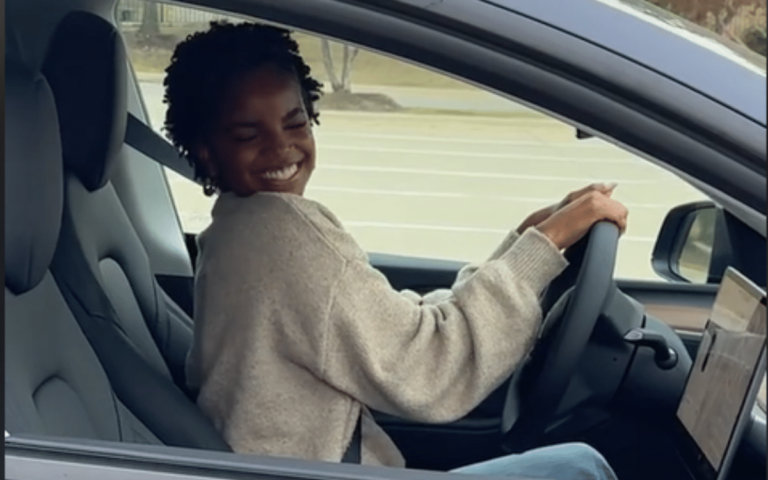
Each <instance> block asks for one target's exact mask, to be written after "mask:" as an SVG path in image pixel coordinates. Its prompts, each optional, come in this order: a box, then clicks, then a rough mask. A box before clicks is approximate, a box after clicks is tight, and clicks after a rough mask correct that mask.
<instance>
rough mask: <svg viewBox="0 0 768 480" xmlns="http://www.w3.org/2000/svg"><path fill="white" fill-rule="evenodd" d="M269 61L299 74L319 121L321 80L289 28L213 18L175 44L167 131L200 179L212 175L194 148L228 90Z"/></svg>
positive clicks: (309, 107)
mask: <svg viewBox="0 0 768 480" xmlns="http://www.w3.org/2000/svg"><path fill="white" fill-rule="evenodd" d="M265 65H270V66H275V67H277V68H278V69H281V70H283V71H285V72H288V73H292V74H295V75H296V76H297V78H298V80H299V85H300V87H301V92H302V96H303V98H304V105H305V108H306V109H307V114H308V115H309V118H310V121H312V122H313V123H315V124H319V120H318V118H319V113H318V112H317V110H316V109H315V102H316V101H317V100H319V99H320V95H321V92H322V87H323V86H322V84H321V83H320V82H318V81H317V80H315V79H314V78H312V76H311V75H310V68H309V66H308V65H307V64H306V63H305V62H304V59H303V58H302V57H301V55H300V54H299V46H298V44H297V43H296V41H295V40H294V39H293V38H292V37H291V33H290V32H289V31H288V30H285V29H282V28H278V27H274V26H271V25H264V24H259V23H237V24H233V23H229V22H226V21H213V22H211V24H210V28H209V29H208V30H206V31H202V32H196V33H193V34H191V35H188V36H187V38H186V39H185V40H184V41H182V42H181V43H179V44H178V45H177V46H176V49H175V50H174V52H173V56H172V57H171V64H170V65H169V66H168V68H166V69H165V72H166V76H165V80H164V81H163V85H164V86H165V96H164V98H163V102H164V103H166V104H167V105H168V110H167V111H166V115H165V125H164V130H165V132H166V134H167V135H168V138H169V139H170V140H171V142H173V144H174V146H175V147H176V148H177V149H178V150H179V152H180V153H181V154H182V155H184V156H186V157H187V158H188V159H189V161H190V163H191V164H192V166H193V167H194V169H195V178H196V179H198V180H203V181H205V180H207V172H206V171H205V169H204V168H203V166H202V165H201V164H200V163H199V162H197V161H196V160H195V158H194V154H193V152H192V147H193V146H194V145H195V144H196V142H198V141H200V138H201V137H202V136H203V135H204V134H205V133H206V132H207V130H208V128H209V127H210V124H211V122H212V121H213V120H214V118H215V115H216V114H217V109H218V105H220V103H221V100H222V95H223V92H226V90H227V88H228V87H229V86H230V85H231V83H232V81H233V80H234V79H236V78H237V77H238V76H240V75H242V74H245V73H248V72H250V71H252V70H253V69H256V68H259V67H262V66H265Z"/></svg>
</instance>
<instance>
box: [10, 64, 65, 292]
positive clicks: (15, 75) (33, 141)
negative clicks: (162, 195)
mask: <svg viewBox="0 0 768 480" xmlns="http://www.w3.org/2000/svg"><path fill="white" fill-rule="evenodd" d="M63 190H64V174H63V167H62V155H61V143H60V140H59V122H58V120H57V119H56V106H55V103H54V100H53V95H52V94H51V90H50V87H49V86H48V82H46V81H45V78H44V77H43V76H42V74H40V73H36V72H33V71H32V70H30V69H29V68H27V67H26V66H24V65H23V64H22V63H21V62H20V61H18V60H16V59H14V58H9V57H6V59H5V286H6V287H7V288H8V289H9V290H11V292H13V293H14V294H16V295H20V294H22V293H24V292H27V291H29V290H31V289H32V288H34V287H36V286H37V285H38V284H39V283H40V281H41V280H42V279H43V276H44V275H45V273H46V271H47V270H48V267H49V265H50V263H51V260H52V259H53V254H54V252H55V250H56V243H57V242H58V238H59V228H60V226H61V215H62V210H63V206H64V191H63Z"/></svg>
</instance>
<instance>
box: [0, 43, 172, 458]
mask: <svg viewBox="0 0 768 480" xmlns="http://www.w3.org/2000/svg"><path fill="white" fill-rule="evenodd" d="M5 95H6V99H5V425H6V426H5V428H6V431H7V432H9V433H10V434H11V435H14V434H19V433H27V434H30V433H31V434H39V435H53V436H62V437H81V438H91V439H100V440H111V441H128V442H139V443H155V444H157V443H160V442H159V440H158V439H157V438H156V437H155V436H154V435H153V434H152V433H150V432H149V430H148V429H147V428H146V427H144V425H142V424H141V422H140V421H138V420H137V419H136V417H135V416H134V415H132V414H131V413H130V412H129V411H128V410H127V409H126V408H125V407H124V406H123V404H122V403H121V402H120V401H119V400H118V399H117V398H116V397H115V395H114V393H113V391H112V389H111V387H110V384H109V380H108V379H107V376H106V374H105V373H104V370H103V369H102V367H101V364H100V362H99V360H98V358H97V357H96V355H95V353H94V352H93V349H92V348H91V346H90V345H89V343H88V341H87V340H86V338H85V336H84V335H83V333H82V331H81V329H80V327H79V326H78V324H77V322H76V321H75V319H74V317H73V315H72V313H71V312H70V310H69V308H68V306H67V304H66V303H65V301H64V299H63V297H62V295H61V292H60V291H59V288H58V287H57V285H56V283H55V281H54V279H53V277H52V276H51V273H50V271H49V265H50V262H51V259H52V257H53V254H54V249H55V247H56V241H57V238H58V234H59V227H60V222H61V214H62V204H63V192H62V190H63V177H62V157H61V145H60V142H59V131H58V129H59V128H58V121H57V116H56V110H55V106H54V101H53V96H52V95H51V91H50V88H49V86H48V83H47V82H46V81H45V79H44V78H43V76H42V75H41V74H40V73H36V72H33V71H32V70H30V69H29V68H27V67H26V66H24V65H23V63H22V62H21V61H20V60H18V59H16V58H9V57H6V63H5Z"/></svg>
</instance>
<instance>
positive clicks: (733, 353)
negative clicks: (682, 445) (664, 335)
mask: <svg viewBox="0 0 768 480" xmlns="http://www.w3.org/2000/svg"><path fill="white" fill-rule="evenodd" d="M765 308H766V307H765V294H764V293H763V292H762V291H761V290H760V289H759V288H758V287H756V286H755V285H754V284H752V283H751V282H749V280H747V279H745V278H744V277H742V276H741V275H740V274H738V273H736V272H735V271H732V270H730V269H729V270H728V271H727V272H726V275H725V276H724V278H723V281H722V284H721V285H720V289H719V291H718V294H717V297H716V299H715V304H714V306H713V309H712V314H711V317H710V319H709V322H708V323H707V325H706V328H705V331H704V334H703V338H702V341H701V344H700V346H699V350H698V353H697V355H696V360H695V361H694V363H693V367H692V369H691V373H690V375H689V377H688V382H687V384H686V387H685V390H684V392H683V396H682V399H681V401H680V405H679V406H678V410H677V416H678V419H679V420H680V422H681V423H682V425H683V426H684V427H685V429H686V430H687V431H688V433H689V434H690V436H691V437H692V438H693V440H694V442H695V443H696V445H697V446H698V448H699V449H700V450H701V453H702V454H703V456H704V457H705V458H706V460H707V461H708V462H709V464H710V465H711V467H712V468H713V469H714V470H715V471H719V470H720V468H721V465H722V462H723V459H724V457H725V454H726V452H727V449H728V445H729V442H730V439H731V436H732V435H733V432H734V430H735V428H736V425H737V422H738V420H739V414H740V412H741V409H742V405H743V404H744V401H745V399H746V396H747V395H748V392H749V390H750V386H751V385H752V382H753V378H754V375H755V372H756V371H757V369H758V362H759V359H760V354H761V353H762V349H763V346H764V344H765V332H766V310H765Z"/></svg>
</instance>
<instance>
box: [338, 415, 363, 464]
mask: <svg viewBox="0 0 768 480" xmlns="http://www.w3.org/2000/svg"><path fill="white" fill-rule="evenodd" d="M362 423H363V413H362V410H361V412H360V415H358V417H357V425H356V426H355V431H354V433H352V440H351V441H350V442H349V446H348V447H347V451H346V452H345V453H344V457H343V458H342V459H341V463H361V462H362V460H361V450H362V443H363V425H362Z"/></svg>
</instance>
